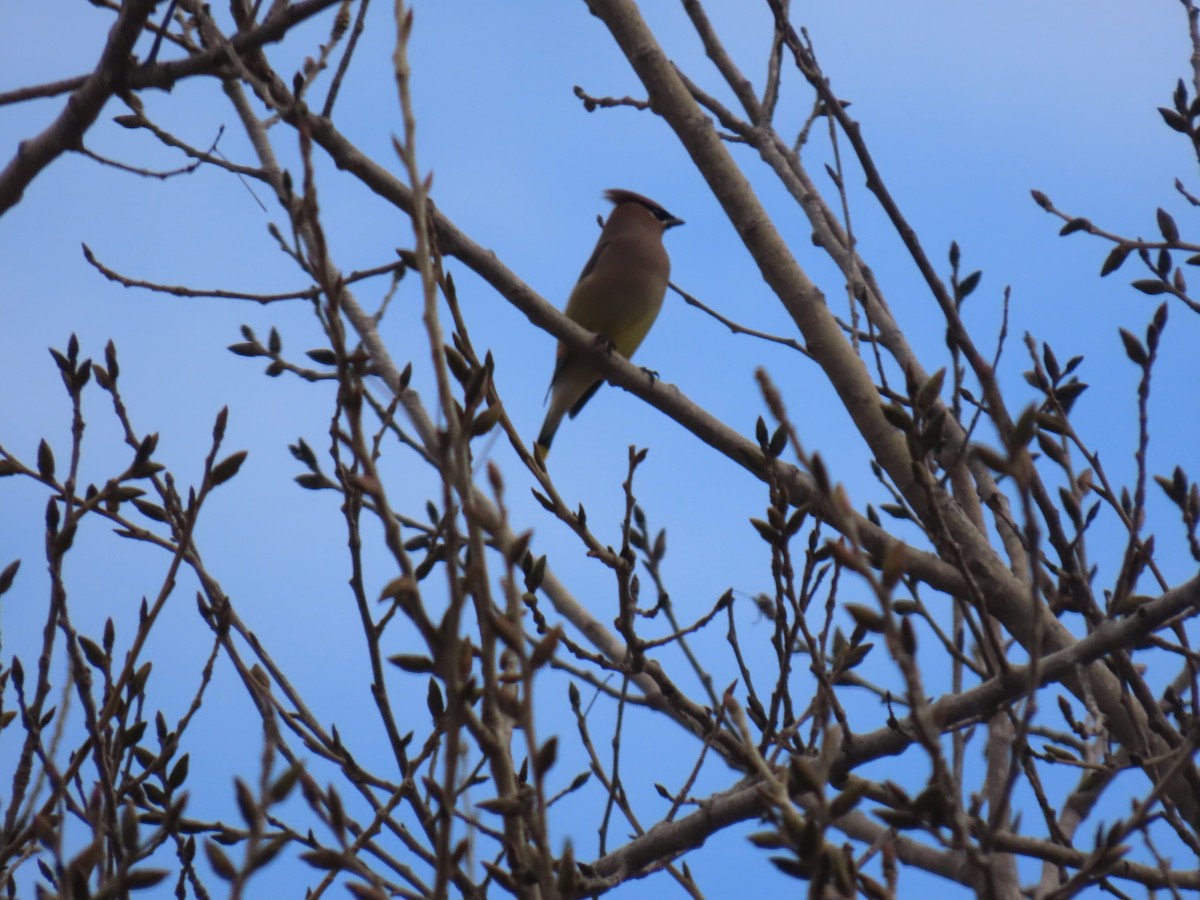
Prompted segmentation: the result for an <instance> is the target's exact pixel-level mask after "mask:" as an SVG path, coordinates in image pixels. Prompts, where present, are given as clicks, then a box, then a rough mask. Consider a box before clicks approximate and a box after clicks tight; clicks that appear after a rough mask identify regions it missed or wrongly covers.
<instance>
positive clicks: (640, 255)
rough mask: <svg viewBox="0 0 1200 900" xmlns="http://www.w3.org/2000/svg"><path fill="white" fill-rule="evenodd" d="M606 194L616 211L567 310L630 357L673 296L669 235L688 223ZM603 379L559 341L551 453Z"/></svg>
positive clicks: (544, 441)
mask: <svg viewBox="0 0 1200 900" xmlns="http://www.w3.org/2000/svg"><path fill="white" fill-rule="evenodd" d="M604 196H605V198H606V199H608V200H611V201H612V202H613V203H614V204H615V206H616V208H615V209H613V211H612V214H611V215H610V216H609V217H608V221H607V222H605V223H604V229H603V230H602V231H601V232H600V240H599V241H597V243H596V249H595V250H593V251H592V256H591V259H589V260H588V261H587V265H585V266H584V267H583V272H582V273H581V274H580V276H579V282H578V283H577V284H576V285H575V288H574V290H572V291H571V296H570V297H569V298H568V299H567V308H566V309H565V310H564V312H565V313H566V315H567V317H568V318H569V319H571V320H573V321H574V322H577V323H578V324H580V325H582V326H583V327H584V328H586V329H587V330H588V331H594V332H596V333H597V334H600V335H603V336H604V337H605V338H607V339H608V340H609V341H610V342H611V343H612V346H613V349H614V350H616V351H617V352H618V353H620V354H621V355H622V356H624V357H625V358H627V359H628V358H629V357H631V356H633V351H635V350H636V349H637V348H638V345H639V344H641V342H642V339H643V338H645V336H646V333H647V332H648V331H649V330H650V326H651V325H653V324H654V320H655V319H656V318H657V317H658V311H659V310H660V309H661V308H662V303H663V297H664V296H665V295H666V293H667V279H668V278H669V277H670V275H671V261H670V260H669V259H668V258H667V251H666V249H665V248H664V247H663V241H662V238H663V232H664V231H666V230H667V229H668V228H674V227H675V226H676V225H682V224H683V220H682V219H677V218H675V217H674V216H673V215H671V214H670V213H669V212H667V211H666V210H665V209H663V208H662V207H661V206H659V205H658V204H657V203H655V202H654V201H653V200H649V199H647V198H645V197H643V196H642V195H641V194H635V193H633V191H623V190H619V189H616V188H614V189H612V190H608V191H605V192H604ZM603 381H604V378H603V376H602V375H601V374H600V370H599V369H597V368H596V366H595V365H594V364H593V363H592V362H591V360H590V359H589V358H588V357H587V356H586V355H583V354H580V353H576V352H575V351H574V350H571V349H570V348H568V347H567V346H566V345H565V344H563V343H562V342H561V341H560V342H559V345H558V357H557V361H556V363H555V366H554V377H553V378H552V379H551V380H550V390H549V395H550V409H549V410H547V411H546V421H545V422H543V423H542V430H541V432H540V433H539V434H538V439H537V442H538V444H539V445H540V446H541V447H542V449H543V451H546V450H549V449H550V442H551V441H553V440H554V433H555V432H556V431H558V426H559V423H560V422H562V417H563V416H565V415H570V417H571V418H572V419H573V418H575V416H576V415H578V414H579V410H581V409H583V405H584V404H585V403H587V402H588V400H590V399H591V397H592V394H594V393H596V389H597V388H599V387H600V385H601V384H602V383H603Z"/></svg>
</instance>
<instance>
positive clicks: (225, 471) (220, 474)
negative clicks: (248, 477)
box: [212, 450, 247, 487]
mask: <svg viewBox="0 0 1200 900" xmlns="http://www.w3.org/2000/svg"><path fill="white" fill-rule="evenodd" d="M246 452H247V451H245V450H239V451H238V452H237V453H232V454H230V455H229V456H227V457H225V458H224V459H223V460H221V461H220V462H219V463H217V464H216V465H215V466H213V470H212V486H213V487H216V486H217V485H219V484H224V483H225V482H226V481H228V480H229V479H230V478H232V477H233V476H234V475H236V474H237V473H238V469H240V468H241V467H242V463H244V462H245V461H246Z"/></svg>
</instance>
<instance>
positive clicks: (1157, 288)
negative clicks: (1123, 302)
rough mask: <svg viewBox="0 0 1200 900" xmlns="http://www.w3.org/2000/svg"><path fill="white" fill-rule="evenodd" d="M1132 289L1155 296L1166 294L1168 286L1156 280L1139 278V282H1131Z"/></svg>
mask: <svg viewBox="0 0 1200 900" xmlns="http://www.w3.org/2000/svg"><path fill="white" fill-rule="evenodd" d="M1129 284H1130V287H1133V288H1135V289H1136V290H1139V291H1141V292H1142V293H1143V294H1149V295H1151V296H1154V295H1155V294H1165V293H1166V292H1167V286H1166V285H1165V284H1163V283H1162V282H1161V281H1159V280H1157V279H1154V278H1139V279H1138V280H1137V281H1131V282H1129Z"/></svg>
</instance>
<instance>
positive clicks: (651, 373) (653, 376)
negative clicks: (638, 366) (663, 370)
mask: <svg viewBox="0 0 1200 900" xmlns="http://www.w3.org/2000/svg"><path fill="white" fill-rule="evenodd" d="M642 371H643V372H645V373H646V377H647V378H649V379H650V383H651V384H654V382H656V381H658V370H657V369H647V368H646V367H645V366H642Z"/></svg>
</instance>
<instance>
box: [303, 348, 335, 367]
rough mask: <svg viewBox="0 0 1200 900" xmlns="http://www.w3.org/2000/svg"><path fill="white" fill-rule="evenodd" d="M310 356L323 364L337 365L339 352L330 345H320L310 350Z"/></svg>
mask: <svg viewBox="0 0 1200 900" xmlns="http://www.w3.org/2000/svg"><path fill="white" fill-rule="evenodd" d="M308 358H309V359H311V360H312V361H313V362H315V363H318V364H320V365H322V366H336V365H337V354H336V353H334V352H333V351H332V350H330V349H329V348H328V347H318V348H317V349H315V350H309V351H308Z"/></svg>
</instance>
